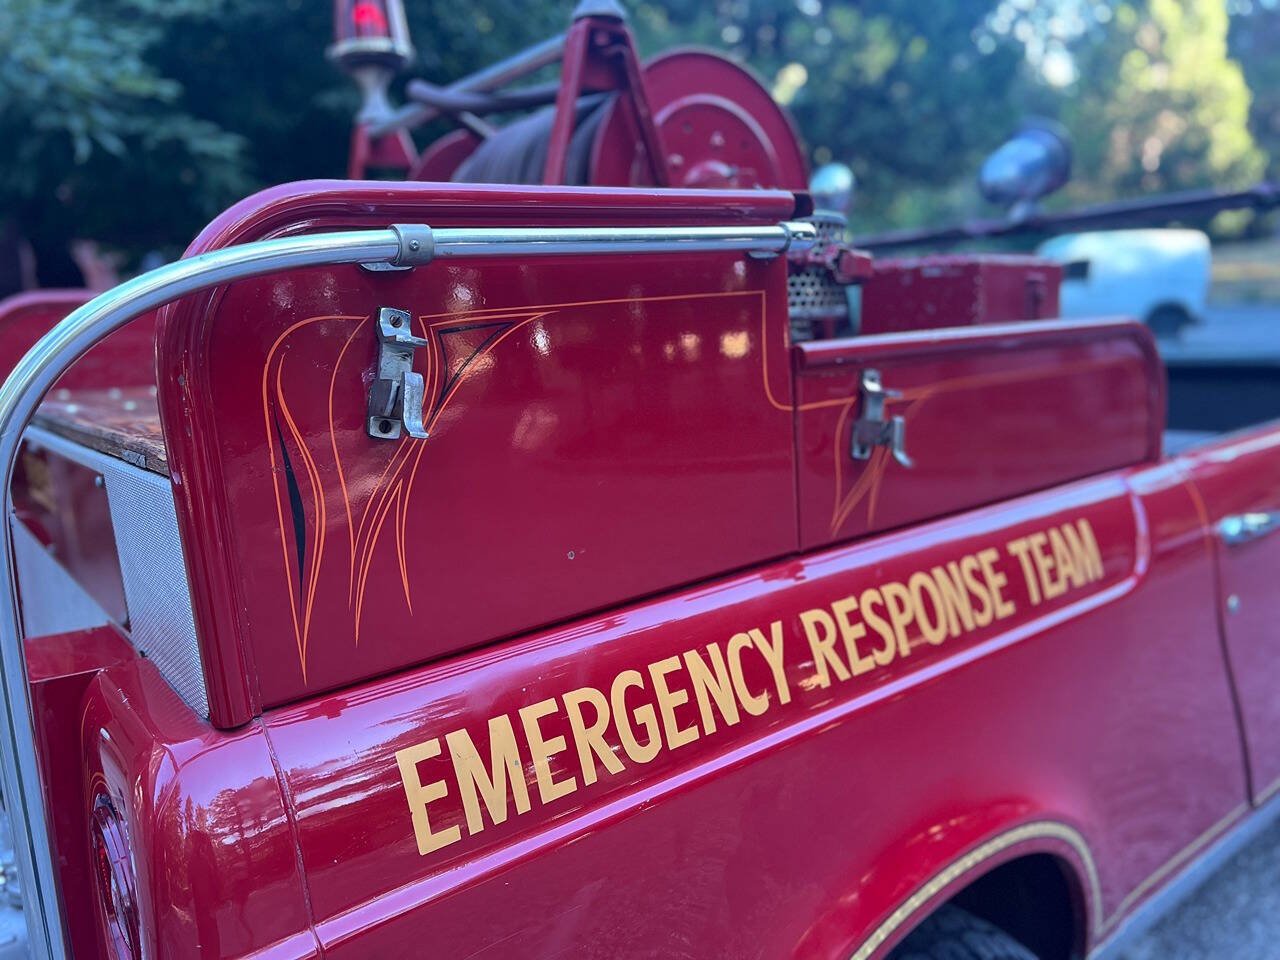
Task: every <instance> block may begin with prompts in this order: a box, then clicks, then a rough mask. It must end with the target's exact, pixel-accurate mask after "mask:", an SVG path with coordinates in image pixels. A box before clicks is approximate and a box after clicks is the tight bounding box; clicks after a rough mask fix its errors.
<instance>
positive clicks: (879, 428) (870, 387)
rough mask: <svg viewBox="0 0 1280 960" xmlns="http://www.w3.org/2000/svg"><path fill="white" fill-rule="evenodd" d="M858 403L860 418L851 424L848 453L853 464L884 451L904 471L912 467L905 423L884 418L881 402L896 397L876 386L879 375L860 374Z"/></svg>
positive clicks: (896, 394) (881, 386) (893, 393)
mask: <svg viewBox="0 0 1280 960" xmlns="http://www.w3.org/2000/svg"><path fill="white" fill-rule="evenodd" d="M858 393H859V396H860V397H861V401H862V414H861V416H859V417H858V419H857V420H856V421H854V424H853V439H852V443H851V445H850V449H849V453H850V455H851V456H852V457H853V459H855V460H870V459H871V454H872V453H873V452H874V451H875V448H876V447H888V448H889V451H890V452H891V453H892V454H893V459H895V460H897V461H898V463H900V464H902V465H903V466H904V467H908V468H910V467H914V466H915V461H913V460H912V459H911V458H910V457H909V456H907V421H906V420H904V419H903V418H902V417H892V418H890V419H888V420H886V419H885V416H884V402H885V400H886V399H888V398H890V397H900V396H902V394H901V393H900V392H899V391H897V390H886V389H885V388H884V384H882V383H881V382H880V371H879V370H872V369H867V370H863V371H862V384H861V386H860V387H859V390H858Z"/></svg>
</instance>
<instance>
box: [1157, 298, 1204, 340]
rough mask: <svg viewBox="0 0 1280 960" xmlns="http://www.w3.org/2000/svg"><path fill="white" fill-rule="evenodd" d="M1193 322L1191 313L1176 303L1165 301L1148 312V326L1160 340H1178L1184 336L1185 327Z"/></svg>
mask: <svg viewBox="0 0 1280 960" xmlns="http://www.w3.org/2000/svg"><path fill="white" fill-rule="evenodd" d="M1193 323H1195V320H1194V319H1193V318H1192V316H1191V314H1189V313H1187V311H1186V309H1184V308H1183V307H1180V306H1178V305H1177V304H1176V303H1163V304H1161V305H1160V306H1158V307H1156V308H1155V309H1154V310H1152V311H1151V312H1150V313H1149V314H1147V326H1148V327H1150V328H1151V332H1152V333H1154V334H1155V335H1156V338H1157V339H1159V340H1166V339H1175V340H1176V339H1177V338H1178V337H1180V336H1182V330H1183V328H1184V327H1189V326H1191V325H1192V324H1193Z"/></svg>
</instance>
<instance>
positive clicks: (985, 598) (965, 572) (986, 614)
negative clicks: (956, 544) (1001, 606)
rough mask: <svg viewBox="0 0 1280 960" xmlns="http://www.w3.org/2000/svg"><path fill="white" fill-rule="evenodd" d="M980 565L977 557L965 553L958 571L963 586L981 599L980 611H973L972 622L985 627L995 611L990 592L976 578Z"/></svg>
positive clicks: (993, 616)
mask: <svg viewBox="0 0 1280 960" xmlns="http://www.w3.org/2000/svg"><path fill="white" fill-rule="evenodd" d="M980 566H981V565H980V564H979V563H978V558H977V557H975V556H973V555H972V554H967V553H966V554H965V555H964V556H963V557H961V558H960V573H961V575H962V576H963V577H964V583H965V586H966V587H968V588H969V592H970V593H971V594H973V596H974V597H975V598H977V599H978V600H981V601H982V611H981V612H979V611H977V610H975V611H974V612H973V622H974V623H976V624H977V625H978V626H980V627H985V626H987V624H989V623H991V621H992V620H994V619H995V616H996V611H995V606H994V605H993V604H992V602H991V593H990V592H989V591H988V590H987V588H986V586H985V585H984V584H983V582H982V581H981V580H980V579H979V578H978V571H979V569H980Z"/></svg>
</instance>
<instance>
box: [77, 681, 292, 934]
mask: <svg viewBox="0 0 1280 960" xmlns="http://www.w3.org/2000/svg"><path fill="white" fill-rule="evenodd" d="M79 716H80V718H81V720H80V722H81V724H82V725H83V729H84V731H85V733H84V738H83V741H82V744H81V747H80V750H81V753H80V757H81V763H82V765H83V766H82V778H83V783H84V793H83V795H82V799H81V800H80V805H81V810H82V811H84V812H83V815H84V816H86V817H87V816H88V811H90V810H92V809H93V808H94V805H95V803H97V802H98V800H99V798H102V797H105V798H108V800H109V803H110V804H111V806H112V807H113V808H114V809H115V810H117V811H119V812H121V815H122V817H123V819H124V833H125V836H126V837H127V841H128V844H129V847H130V849H131V850H132V852H133V865H134V870H135V871H136V874H135V883H134V886H135V890H136V893H137V900H138V906H139V913H140V917H139V920H140V922H139V929H140V930H141V932H142V935H143V937H144V939H145V947H144V953H143V955H144V956H155V957H166V958H170V957H172V958H184V957H240V956H246V955H251V954H252V955H255V956H263V957H272V958H276V957H290V958H303V957H312V956H316V955H317V954H316V951H315V938H314V935H313V933H312V932H311V929H310V926H309V919H308V917H309V915H308V910H307V905H306V892H305V888H304V882H303V877H302V875H301V874H300V871H299V867H298V859H297V850H296V847H295V838H294V834H293V829H292V826H291V821H290V815H289V811H288V808H287V801H286V798H285V796H284V794H283V793H282V790H281V784H280V781H279V779H278V778H277V776H276V770H275V766H274V763H273V760H272V756H271V749H270V745H269V744H268V742H267V740H266V737H265V735H264V732H263V730H262V728H261V727H260V726H258V725H253V726H249V727H245V728H244V729H242V730H240V731H238V732H235V733H220V732H218V731H215V730H213V729H212V728H210V727H209V726H208V725H207V724H204V723H202V722H200V721H198V720H197V719H196V718H195V716H194V715H193V714H192V712H191V710H190V708H189V707H187V706H186V704H184V703H183V702H182V701H180V700H179V699H178V698H177V696H176V695H175V694H174V693H173V691H172V690H170V689H169V687H168V686H167V685H166V684H165V682H164V680H163V679H162V678H161V677H160V675H159V674H158V673H157V672H156V670H155V668H154V666H153V665H152V664H151V663H150V662H149V661H147V660H136V661H132V662H130V663H127V664H122V665H119V666H116V667H113V668H111V669H108V670H106V671H104V672H102V673H100V674H99V675H98V676H97V677H96V678H95V679H94V680H93V682H92V683H91V684H90V685H89V687H88V690H87V692H86V694H85V697H84V700H83V705H82V707H81V712H80V714H79ZM76 889H77V891H78V902H77V904H76V906H75V909H77V910H86V911H93V912H94V913H100V911H99V910H98V909H97V907H96V905H94V904H95V901H96V900H97V898H99V897H101V896H102V893H103V891H102V890H101V889H100V884H99V881H98V878H97V877H96V876H95V878H94V880H93V883H92V884H88V885H85V884H82V885H78V886H77V887H76Z"/></svg>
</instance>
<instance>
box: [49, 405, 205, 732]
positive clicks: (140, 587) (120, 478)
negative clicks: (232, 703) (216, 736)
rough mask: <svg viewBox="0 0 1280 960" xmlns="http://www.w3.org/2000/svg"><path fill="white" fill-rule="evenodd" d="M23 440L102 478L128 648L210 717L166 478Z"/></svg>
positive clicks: (58, 442) (55, 440)
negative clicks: (117, 562) (126, 612)
mask: <svg viewBox="0 0 1280 960" xmlns="http://www.w3.org/2000/svg"><path fill="white" fill-rule="evenodd" d="M27 437H28V439H29V440H31V441H32V442H35V443H38V444H40V445H41V446H43V447H45V448H46V449H48V450H51V451H52V452H54V453H57V454H59V455H61V456H64V457H66V458H68V459H69V460H74V461H76V462H77V463H82V464H84V465H85V466H87V467H89V468H91V469H93V470H97V471H98V472H99V473H101V474H102V477H103V480H104V481H105V484H106V490H107V503H108V505H109V506H110V509H111V523H112V526H114V527H115V532H116V549H117V551H118V552H119V556H120V572H121V574H122V575H123V578H124V595H125V603H126V605H127V606H128V608H129V637H130V640H131V641H132V643H133V645H134V647H136V648H137V650H138V651H139V652H141V653H143V654H145V655H146V656H147V657H148V658H149V659H151V660H152V662H154V663H155V665H156V668H157V669H158V670H159V671H160V674H161V675H162V676H163V677H164V678H165V680H167V681H168V682H169V684H170V685H171V686H172V687H173V689H174V690H175V691H176V692H177V694H178V696H180V697H181V698H182V699H183V700H184V701H186V703H187V705H188V706H190V707H191V708H192V709H193V710H195V711H196V712H197V713H198V714H199V715H200V716H202V717H206V716H208V714H209V696H208V691H207V690H206V689H205V683H204V670H203V667H202V664H201V662H200V647H199V644H197V642H196V626H195V619H194V617H193V616H192V612H191V589H190V587H189V586H188V584H187V569H186V566H185V565H184V563H183V558H182V541H181V540H180V539H179V537H178V514H177V510H176V508H175V507H174V504H173V490H172V489H171V488H170V486H169V480H168V478H167V477H162V476H159V475H158V474H154V473H149V472H148V471H146V470H142V469H140V468H138V467H135V466H133V465H132V464H128V463H125V462H124V461H123V460H116V459H114V458H112V457H108V456H105V455H103V454H100V453H98V452H97V451H94V450H89V449H88V448H86V447H82V446H79V445H78V444H73V443H70V442H68V441H66V440H64V439H62V438H61V437H58V436H55V435H53V434H51V433H48V432H47V431H44V430H40V429H38V428H32V429H30V430H28V431H27ZM24 605H25V598H24Z"/></svg>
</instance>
